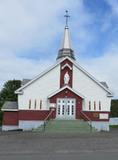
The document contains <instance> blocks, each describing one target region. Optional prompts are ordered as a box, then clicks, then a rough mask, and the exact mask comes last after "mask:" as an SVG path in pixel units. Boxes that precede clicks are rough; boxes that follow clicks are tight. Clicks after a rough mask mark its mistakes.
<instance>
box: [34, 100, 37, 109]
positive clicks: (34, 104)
mask: <svg viewBox="0 0 118 160" xmlns="http://www.w3.org/2000/svg"><path fill="white" fill-rule="evenodd" d="M36 104H37V103H36V99H35V101H34V109H36Z"/></svg>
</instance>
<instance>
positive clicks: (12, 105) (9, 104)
mask: <svg viewBox="0 0 118 160" xmlns="http://www.w3.org/2000/svg"><path fill="white" fill-rule="evenodd" d="M4 110H7V111H11V110H12V111H17V110H18V102H16V101H6V102H5V103H4V104H3V106H2V111H4Z"/></svg>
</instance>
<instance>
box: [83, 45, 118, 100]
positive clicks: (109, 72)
mask: <svg viewBox="0 0 118 160" xmlns="http://www.w3.org/2000/svg"><path fill="white" fill-rule="evenodd" d="M81 63H83V65H84V66H85V68H86V70H87V71H89V72H90V73H91V74H92V75H94V77H96V78H97V79H98V80H99V81H106V82H107V83H108V86H109V87H110V89H111V91H112V92H113V93H114V98H118V85H117V84H118V74H117V73H118V46H117V45H116V44H111V45H110V46H108V48H107V49H106V50H105V53H104V55H102V56H100V57H96V58H91V59H84V60H81Z"/></svg>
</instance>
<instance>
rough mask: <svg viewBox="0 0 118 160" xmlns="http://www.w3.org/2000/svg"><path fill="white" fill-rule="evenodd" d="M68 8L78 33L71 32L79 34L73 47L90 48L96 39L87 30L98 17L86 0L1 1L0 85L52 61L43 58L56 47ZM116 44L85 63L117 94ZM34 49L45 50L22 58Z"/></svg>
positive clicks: (26, 74) (43, 66) (40, 69)
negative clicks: (90, 11) (43, 55)
mask: <svg viewBox="0 0 118 160" xmlns="http://www.w3.org/2000/svg"><path fill="white" fill-rule="evenodd" d="M109 1H110V0H109ZM66 9H69V10H70V13H71V14H72V18H71V23H72V27H73V28H74V31H75V32H71V34H72V35H73V34H74V36H75V37H76V38H75V39H76V44H74V45H73V46H74V48H77V49H78V48H79V47H80V48H79V52H82V51H87V50H88V48H87V46H88V44H89V43H91V41H94V39H95V38H96V37H95V36H96V35H95V34H94V33H92V29H91V31H90V28H89V29H88V26H89V24H91V23H94V18H95V17H94V16H93V15H91V14H90V13H88V12H87V10H86V9H85V8H84V5H83V0H79V1H78V0H74V2H73V0H69V1H68V0H63V1H60V0H54V1H53V2H52V1H51V2H49V1H48V0H35V1H34V0H17V1H16V0H10V1H9V0H1V1H0V87H1V86H2V85H3V83H4V82H5V81H7V80H8V79H13V78H15V79H22V78H33V77H34V76H35V75H37V74H39V73H40V71H42V70H44V69H45V68H47V66H49V65H50V64H51V63H52V60H50V59H48V58H49V57H47V59H45V60H44V59H42V54H45V52H46V53H47V52H49V53H51V52H52V51H51V50H49V49H51V47H52V49H53V45H54V43H55V39H56V37H57V36H58V34H59V33H61V32H62V31H63V25H64V24H63V23H64V20H63V14H64V11H65V10H66ZM113 10H114V13H117V9H115V8H114V7H113ZM60 17H61V19H62V20H60ZM106 23H107V22H106ZM75 39H74V40H75ZM58 46H60V44H58ZM116 46H117V45H115V47H114V46H113V45H112V46H110V47H109V48H108V49H107V50H106V51H105V53H104V56H101V57H99V58H92V59H90V58H89V59H88V60H85V59H84V60H82V63H83V64H84V65H85V67H86V68H87V70H88V71H90V72H92V73H93V75H95V76H96V77H98V79H100V80H104V81H107V82H108V84H110V86H111V88H113V91H114V92H115V93H116V95H117V96H118V94H117V93H118V87H117V81H118V76H117V70H118V65H117V59H118V55H117V51H118V48H117V47H116ZM34 48H38V50H42V51H43V53H41V52H40V53H39V54H40V56H39V57H41V58H40V59H39V60H37V59H29V58H26V57H25V58H23V55H25V54H26V53H25V52H27V51H30V50H32V49H34ZM57 50H58V48H57ZM27 54H30V53H27ZM32 54H34V53H32ZM55 54H57V53H55ZM27 57H28V55H27ZM87 64H88V65H87Z"/></svg>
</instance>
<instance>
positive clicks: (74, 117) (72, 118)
mask: <svg viewBox="0 0 118 160" xmlns="http://www.w3.org/2000/svg"><path fill="white" fill-rule="evenodd" d="M59 100H64V101H68V100H74V115H67V104H66V105H65V106H64V107H66V108H64V112H66V115H65V114H64V115H65V116H63V115H62V114H61V115H60V116H59V114H58V101H59ZM65 110H66V111H65ZM56 119H60V120H75V119H76V98H57V100H56Z"/></svg>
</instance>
